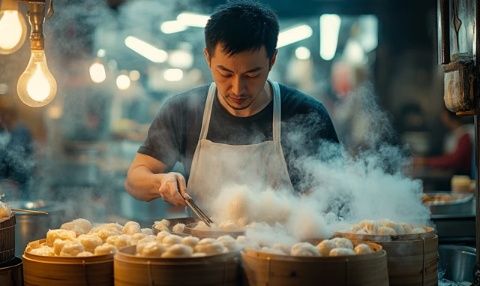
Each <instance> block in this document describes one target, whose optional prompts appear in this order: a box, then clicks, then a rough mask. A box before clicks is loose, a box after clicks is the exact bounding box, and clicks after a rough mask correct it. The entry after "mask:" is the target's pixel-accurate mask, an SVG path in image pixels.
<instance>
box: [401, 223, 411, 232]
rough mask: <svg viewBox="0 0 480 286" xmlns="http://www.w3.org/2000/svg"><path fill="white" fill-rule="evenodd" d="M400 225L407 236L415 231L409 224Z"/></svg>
mask: <svg viewBox="0 0 480 286" xmlns="http://www.w3.org/2000/svg"><path fill="white" fill-rule="evenodd" d="M400 225H401V226H402V228H403V230H404V232H405V234H411V233H412V231H413V229H414V227H413V225H411V224H409V223H401V224H400Z"/></svg>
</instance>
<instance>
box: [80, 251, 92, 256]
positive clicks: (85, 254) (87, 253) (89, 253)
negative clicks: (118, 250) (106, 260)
mask: <svg viewBox="0 0 480 286" xmlns="http://www.w3.org/2000/svg"><path fill="white" fill-rule="evenodd" d="M88 256H93V253H91V252H89V251H82V252H80V253H79V254H77V257H88Z"/></svg>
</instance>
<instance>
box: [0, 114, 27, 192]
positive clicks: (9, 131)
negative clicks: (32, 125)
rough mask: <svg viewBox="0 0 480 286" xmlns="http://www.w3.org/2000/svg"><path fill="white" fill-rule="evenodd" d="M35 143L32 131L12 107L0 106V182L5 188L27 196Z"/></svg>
mask: <svg viewBox="0 0 480 286" xmlns="http://www.w3.org/2000/svg"><path fill="white" fill-rule="evenodd" d="M32 155H33V142H32V135H31V132H30V130H29V129H28V128H27V127H26V126H25V125H24V124H23V123H21V122H20V121H19V120H18V117H17V110H16V109H15V108H14V107H12V106H3V107H2V106H0V182H1V183H2V186H3V188H6V189H13V190H18V191H20V192H21V193H22V194H21V195H22V196H26V195H27V194H26V187H27V184H28V182H29V180H30V179H31V177H32V171H33V158H32Z"/></svg>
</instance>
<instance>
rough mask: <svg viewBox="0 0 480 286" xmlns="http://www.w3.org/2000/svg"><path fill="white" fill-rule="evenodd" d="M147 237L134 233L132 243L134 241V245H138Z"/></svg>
mask: <svg viewBox="0 0 480 286" xmlns="http://www.w3.org/2000/svg"><path fill="white" fill-rule="evenodd" d="M146 236H147V235H146V234H144V233H141V232H139V233H134V234H132V235H131V236H130V237H131V241H132V245H135V244H137V242H138V241H140V240H142V239H144V238H145V237H146Z"/></svg>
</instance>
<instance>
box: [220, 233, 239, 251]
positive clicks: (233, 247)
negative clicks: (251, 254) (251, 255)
mask: <svg viewBox="0 0 480 286" xmlns="http://www.w3.org/2000/svg"><path fill="white" fill-rule="evenodd" d="M217 241H219V242H220V243H222V244H223V246H225V247H226V248H227V249H228V251H230V252H236V251H239V250H240V246H239V245H238V243H237V241H236V240H235V238H233V237H231V236H230V235H223V236H220V237H219V238H217Z"/></svg>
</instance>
